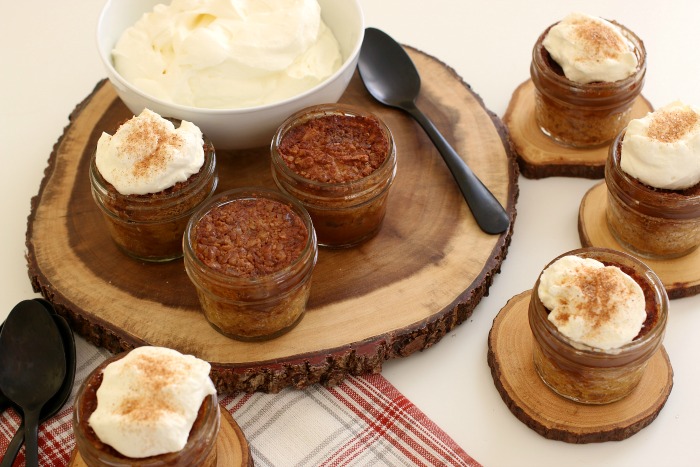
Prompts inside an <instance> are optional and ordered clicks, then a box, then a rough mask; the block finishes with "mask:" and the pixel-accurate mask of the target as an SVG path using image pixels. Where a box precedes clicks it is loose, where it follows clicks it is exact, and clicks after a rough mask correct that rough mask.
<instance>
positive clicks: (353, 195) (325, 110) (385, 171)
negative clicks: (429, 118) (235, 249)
mask: <svg viewBox="0 0 700 467" xmlns="http://www.w3.org/2000/svg"><path fill="white" fill-rule="evenodd" d="M271 155H272V176H273V178H274V180H275V183H276V184H277V186H278V188H279V189H280V190H282V191H283V192H285V193H287V194H289V195H290V196H292V197H294V198H296V199H297V200H299V202H300V203H301V204H302V205H303V206H304V207H305V208H306V210H307V211H308V212H309V214H310V215H311V218H312V219H313V223H314V227H315V229H316V232H317V235H318V243H319V245H321V246H325V247H331V248H346V247H352V246H355V245H357V244H359V243H361V242H363V241H365V240H368V239H369V238H372V237H373V236H375V235H376V234H377V233H378V232H379V230H380V229H381V226H382V222H383V220H384V216H385V214H386V206H387V197H388V195H389V189H390V188H391V185H392V183H393V182H394V177H395V176H396V147H395V146H394V139H393V136H392V134H391V131H389V128H388V127H387V126H386V125H385V124H384V123H383V122H382V121H381V120H380V119H379V118H378V117H377V116H375V115H373V114H371V113H369V112H365V111H361V110H359V109H357V108H355V107H352V106H349V105H345V104H325V105H319V106H314V107H309V108H307V109H304V110H301V111H300V112H297V113H296V114H294V115H292V116H291V117H290V118H289V119H287V120H286V121H285V122H284V123H283V124H282V125H281V126H280V128H279V129H278V130H277V133H276V134H275V136H274V138H273V140H272V145H271Z"/></svg>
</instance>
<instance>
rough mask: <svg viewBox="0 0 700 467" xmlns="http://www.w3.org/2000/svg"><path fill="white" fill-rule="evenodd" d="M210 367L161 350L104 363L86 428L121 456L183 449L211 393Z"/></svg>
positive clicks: (137, 351) (141, 350)
mask: <svg viewBox="0 0 700 467" xmlns="http://www.w3.org/2000/svg"><path fill="white" fill-rule="evenodd" d="M210 368H211V366H210V365H209V363H207V362H205V361H203V360H199V359H197V358H195V357H193V356H191V355H183V354H181V353H179V352H177V351H175V350H172V349H168V348H164V347H151V346H144V347H139V348H136V349H134V350H132V351H131V352H129V353H128V354H127V355H126V356H124V358H121V359H119V360H116V361H115V362H112V363H110V364H109V365H107V366H106V367H105V368H104V370H103V379H102V384H101V385H100V387H99V388H98V390H97V409H96V410H95V411H94V412H93V413H92V415H91V416H90V419H89V421H88V422H89V424H90V426H91V427H92V429H93V430H94V431H95V434H96V435H97V436H98V438H99V439H100V440H101V441H102V442H103V443H105V444H109V445H110V446H112V447H113V448H114V449H116V450H117V451H118V452H120V453H121V454H123V455H125V456H127V457H133V458H143V457H149V456H155V455H158V454H165V453H168V452H177V451H180V450H181V449H182V448H184V446H185V444H186V443H187V439H188V437H189V433H190V430H191V428H192V425H193V424H194V421H195V419H196V418H197V413H198V412H199V407H200V406H201V405H202V402H203V401H204V399H205V398H206V397H208V396H210V395H212V394H215V393H216V388H215V387H214V383H212V381H211V379H210V378H209V371H210Z"/></svg>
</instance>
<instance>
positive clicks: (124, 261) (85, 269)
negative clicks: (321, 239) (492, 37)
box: [26, 48, 518, 393]
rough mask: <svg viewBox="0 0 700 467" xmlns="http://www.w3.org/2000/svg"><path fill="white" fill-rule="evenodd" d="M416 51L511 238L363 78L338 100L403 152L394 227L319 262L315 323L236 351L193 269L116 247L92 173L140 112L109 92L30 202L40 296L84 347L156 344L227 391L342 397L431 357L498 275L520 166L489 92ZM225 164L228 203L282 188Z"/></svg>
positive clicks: (87, 113) (260, 168) (77, 121)
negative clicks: (398, 362) (235, 191)
mask: <svg viewBox="0 0 700 467" xmlns="http://www.w3.org/2000/svg"><path fill="white" fill-rule="evenodd" d="M407 50H408V52H409V54H410V55H411V57H412V58H413V60H414V61H415V62H416V65H417V67H418V69H419V72H420V74H421V78H422V81H423V88H422V91H421V96H420V97H419V100H418V105H419V106H420V107H421V108H422V109H423V111H424V112H425V113H426V114H428V115H429V116H430V117H431V118H432V119H433V120H434V121H435V123H436V125H437V127H438V128H439V129H440V130H441V131H443V133H444V134H445V136H446V138H447V139H448V140H449V141H450V142H451V144H452V145H453V146H454V147H455V148H456V150H457V151H458V152H459V153H460V154H461V155H462V157H463V158H464V159H465V160H466V161H467V163H468V164H469V165H470V166H471V167H472V169H473V170H474V172H475V173H476V174H477V175H478V176H479V177H480V178H481V179H482V180H483V181H484V183H485V184H486V185H487V186H488V187H489V189H490V190H491V191H492V192H493V193H494V195H495V196H496V198H497V199H498V200H499V201H500V202H501V203H502V204H503V205H504V206H505V207H506V210H507V212H508V214H509V216H510V219H511V229H510V230H508V231H507V232H505V233H504V234H502V235H499V236H493V235H487V234H485V233H483V232H482V231H481V230H480V229H479V228H478V227H477V225H476V223H475V221H474V219H473V217H472V215H471V213H470V211H469V210H468V208H467V206H466V204H465V202H464V200H463V198H462V197H461V194H460V193H459V190H458V189H457V186H456V185H455V183H454V180H453V179H452V176H451V174H450V172H449V170H448V169H447V168H446V166H445V164H444V162H443V161H442V159H441V158H440V156H439V154H438V153H437V151H436V150H435V148H434V146H433V145H432V143H431V142H430V140H429V138H428V137H427V136H426V135H425V133H424V132H423V131H422V129H421V128H420V127H419V126H418V124H417V123H415V122H414V121H413V120H412V119H410V117H408V116H407V115H406V114H404V113H402V112H400V111H398V110H394V109H390V108H387V107H383V106H381V105H380V104H378V103H376V102H375V101H374V100H373V99H372V98H371V97H370V96H369V94H368V93H367V91H366V90H365V88H364V86H363V85H362V82H361V80H360V78H359V75H358V74H357V73H356V74H355V76H354V78H353V80H352V82H351V83H350V86H349V87H348V90H347V91H346V93H345V94H344V96H343V97H342V99H341V101H342V102H346V103H350V104H355V105H358V106H361V107H363V108H365V109H367V110H370V111H372V112H374V113H376V114H377V115H378V116H379V117H380V118H382V119H383V120H384V121H385V122H386V123H387V125H388V126H389V128H390V129H391V130H392V132H393V134H394V137H395V140H396V145H397V154H398V155H397V158H398V169H397V176H396V180H395V183H394V186H393V187H392V192H391V193H390V196H389V204H388V212H387V217H386V219H385V222H384V225H383V228H382V230H381V232H380V233H379V235H378V236H376V237H375V238H373V239H372V240H370V241H368V242H366V243H364V244H362V245H360V246H358V247H355V248H352V249H347V250H335V251H334V250H326V249H322V250H321V251H320V253H319V259H318V263H317V266H316V269H315V270H314V276H313V286H312V291H311V297H310V299H309V304H308V310H307V313H306V315H305V316H304V318H303V320H302V321H301V323H300V324H299V325H298V326H297V327H295V328H294V329H293V330H292V331H291V332H289V333H287V334H285V335H283V336H281V337H279V338H277V339H274V340H270V341H266V342H260V343H245V342H238V341H235V340H232V339H229V338H227V337H224V336H223V335H221V334H219V333H217V332H216V331H215V330H214V329H213V328H212V327H211V326H209V324H208V323H207V321H206V319H205V318H204V316H203V315H202V313H201V310H200V307H199V303H198V301H197V297H196V293H195V290H194V286H193V285H192V284H191V283H190V282H189V279H188V277H187V276H186V274H185V272H184V268H183V265H182V260H176V261H172V262H169V263H164V264H147V263H143V262H139V261H135V260H133V259H131V258H128V257H126V256H125V255H123V254H122V253H120V252H119V251H118V250H117V248H116V247H115V246H114V244H113V242H112V241H111V239H110V238H109V235H108V233H107V231H106V229H105V227H104V225H103V221H102V219H101V217H100V212H99V211H98V208H97V206H96V205H95V203H94V202H93V200H92V197H91V194H90V183H89V180H88V162H89V158H90V156H91V154H92V152H93V151H94V148H95V144H96V142H97V139H98V138H99V136H100V134H101V133H102V132H103V131H107V132H110V133H111V132H113V131H114V130H115V129H116V128H117V127H118V125H119V124H120V123H121V122H122V121H124V120H125V119H127V118H130V117H131V114H130V112H129V111H128V110H127V109H126V107H125V106H124V105H123V103H122V102H121V100H119V99H118V98H117V97H116V94H115V92H114V90H113V88H112V86H111V85H110V84H109V83H108V82H107V81H102V82H100V83H98V84H97V86H96V88H95V90H94V91H93V93H92V94H90V95H89V96H88V97H87V98H86V99H85V100H84V101H83V102H82V103H80V104H79V105H78V106H77V107H76V109H75V110H74V111H73V113H72V114H71V115H70V124H69V126H68V127H67V128H66V130H65V132H64V134H63V136H62V137H61V138H60V140H59V141H58V142H57V143H56V145H55V148H54V151H53V153H52V154H51V156H50V159H49V162H48V167H47V169H46V172H45V177H44V179H43V181H42V184H41V187H40V190H39V193H38V195H37V196H36V197H34V199H33V201H32V210H31V214H30V216H29V220H28V228H27V239H26V244H27V260H28V268H29V277H30V280H31V282H32V285H33V287H34V289H35V290H36V291H39V292H40V293H41V294H42V295H43V296H44V297H46V298H47V299H48V300H49V301H51V302H52V303H53V304H54V306H55V307H56V309H57V310H58V312H59V313H60V314H62V315H63V316H65V317H66V318H67V320H68V321H69V323H70V324H71V326H72V328H73V329H74V330H75V331H76V332H77V333H78V334H81V335H83V336H85V337H86V338H87V339H88V340H89V341H91V342H93V343H95V344H96V345H99V346H102V347H105V348H107V349H109V350H110V351H112V352H118V351H122V350H128V349H130V348H133V347H135V346H139V345H149V344H150V345H159V346H166V347H171V348H174V349H176V350H178V351H180V352H183V353H187V354H192V355H195V356H197V357H199V358H202V359H204V360H206V361H208V362H210V363H211V364H212V379H213V380H214V382H215V384H216V385H217V388H218V389H219V391H220V392H222V393H227V392H232V391H268V392H276V391H278V390H280V389H281V388H283V387H286V386H294V387H299V388H302V387H305V386H308V385H309V384H315V383H322V384H326V385H332V384H335V383H337V382H339V381H341V380H342V379H343V378H345V377H346V376H347V375H349V374H352V375H358V374H365V373H371V372H379V371H381V367H382V362H384V361H385V360H387V359H391V358H396V357H403V356H407V355H410V354H411V353H413V352H415V351H418V350H422V349H425V348H428V347H430V346H432V345H433V344H435V343H436V342H438V341H439V340H440V339H441V338H442V337H443V336H444V335H445V334H446V333H448V332H449V331H450V330H451V329H453V328H454V327H455V326H457V325H459V324H460V323H462V322H464V321H465V320H466V319H467V318H468V317H469V316H470V315H471V313H472V311H473V310H474V307H475V306H476V305H477V304H478V303H479V301H480V300H481V298H482V297H483V296H484V294H485V293H486V292H487V291H488V289H489V286H490V285H491V283H492V280H493V277H494V275H495V274H496V273H498V272H499V270H500V267H501V263H502V261H503V260H504V259H505V256H506V253H507V250H508V245H509V243H510V238H511V234H512V226H513V221H514V220H515V216H516V207H515V203H516V200H517V195H518V186H517V177H518V167H517V162H516V160H515V155H514V152H513V151H512V149H511V145H510V141H509V139H508V136H507V131H506V129H505V127H504V125H503V124H502V122H501V121H500V120H499V119H498V118H497V117H496V116H495V115H494V114H493V113H492V112H490V111H489V110H487V109H486V108H485V107H484V105H483V102H482V100H481V99H480V98H479V97H478V95H476V94H475V93H474V92H473V91H472V90H471V89H470V87H469V86H468V85H467V84H466V83H465V82H464V81H463V80H462V79H461V78H460V77H459V76H458V75H457V74H456V73H455V72H454V70H452V69H451V68H449V67H448V66H446V65H445V64H443V63H441V62H440V61H439V60H437V59H435V58H433V57H431V56H429V55H427V54H424V53H422V52H419V51H417V50H415V49H412V48H407ZM217 160H218V167H219V176H220V183H219V187H218V189H217V190H218V191H223V190H227V189H231V188H235V187H241V186H251V185H262V186H270V187H274V184H273V181H272V178H271V175H270V168H269V167H270V160H269V154H268V151H267V149H266V148H258V149H253V150H246V151H236V152H223V151H221V152H218V153H217Z"/></svg>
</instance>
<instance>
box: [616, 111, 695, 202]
mask: <svg viewBox="0 0 700 467" xmlns="http://www.w3.org/2000/svg"><path fill="white" fill-rule="evenodd" d="M620 168H621V169H622V170H623V171H624V172H625V173H626V174H627V175H629V176H630V177H633V178H636V179H637V180H639V181H640V182H642V183H644V184H646V185H649V186H651V187H654V188H661V189H667V190H684V189H686V188H690V187H692V186H695V185H697V184H698V183H700V108H697V107H692V106H689V105H686V104H683V103H682V102H673V103H671V104H668V105H666V106H664V107H662V108H660V109H658V110H656V111H655V112H650V113H648V114H647V115H646V116H644V117H642V118H639V119H635V120H632V121H630V123H629V125H627V129H626V130H625V136H624V139H623V140H622V149H621V151H620Z"/></svg>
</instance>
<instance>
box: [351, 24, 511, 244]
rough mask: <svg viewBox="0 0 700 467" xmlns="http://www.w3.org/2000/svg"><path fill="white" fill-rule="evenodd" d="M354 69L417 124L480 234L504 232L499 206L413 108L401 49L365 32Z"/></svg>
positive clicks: (412, 74)
mask: <svg viewBox="0 0 700 467" xmlns="http://www.w3.org/2000/svg"><path fill="white" fill-rule="evenodd" d="M357 66H358V69H359V71H360V77H361V78H362V81H363V82H364V84H365V87H366V88H367V90H368V91H369V93H370V94H372V96H373V97H374V98H375V99H377V100H378V101H379V102H381V103H382V104H384V105H388V106H391V107H395V108H398V109H401V110H404V111H405V112H407V113H408V114H409V115H411V116H412V117H413V118H414V119H416V121H418V123H420V125H421V126H422V127H423V129H424V130H425V132H426V133H427V134H428V136H429V137H430V139H431V140H432V141H433V143H434V144H435V147H436V148H437V149H438V152H439V153H440V155H441V156H442V158H443V159H444V161H445V163H446V164H447V167H448V168H449V169H450V172H452V176H453V177H454V179H455V181H456V182H457V185H458V186H459V189H460V191H461V192H462V196H463V197H464V199H465V201H466V202H467V205H468V206H469V208H470V209H471V211H472V214H473V215H474V219H475V220H476V222H477V224H478V225H479V227H480V228H481V230H483V231H484V232H486V233H489V234H500V233H503V232H505V231H506V230H508V228H509V226H510V219H509V217H508V214H507V213H506V211H505V210H504V209H503V206H501V204H500V203H499V202H498V200H497V199H496V198H495V197H494V196H493V194H492V193H491V192H490V191H489V189H488V188H486V186H485V185H484V184H483V183H482V181H481V180H479V178H478V177H477V176H476V175H475V174H474V172H472V170H471V169H470V168H469V166H468V165H467V164H466V162H464V160H463V159H462V158H461V157H460V156H459V154H457V152H456V151H455V150H454V148H453V147H452V146H451V145H450V144H449V143H448V142H447V140H446V139H445V138H444V136H442V134H441V133H440V131H439V130H438V129H437V127H436V126H435V125H434V124H433V122H432V121H431V120H430V119H429V118H428V117H427V116H426V115H425V114H423V112H421V111H420V110H419V109H418V107H417V106H416V98H417V97H418V94H419V93H420V87H421V81H420V75H419V74H418V70H417V69H416V67H415V65H414V64H413V61H412V60H411V57H409V56H408V54H407V53H406V51H405V50H404V49H403V47H401V45H400V44H399V43H398V42H396V41H395V40H394V39H392V38H391V37H390V36H389V35H387V34H386V33H385V32H383V31H380V30H379V29H375V28H367V29H365V37H364V40H363V42H362V48H361V49H360V57H359V60H358V62H357Z"/></svg>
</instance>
